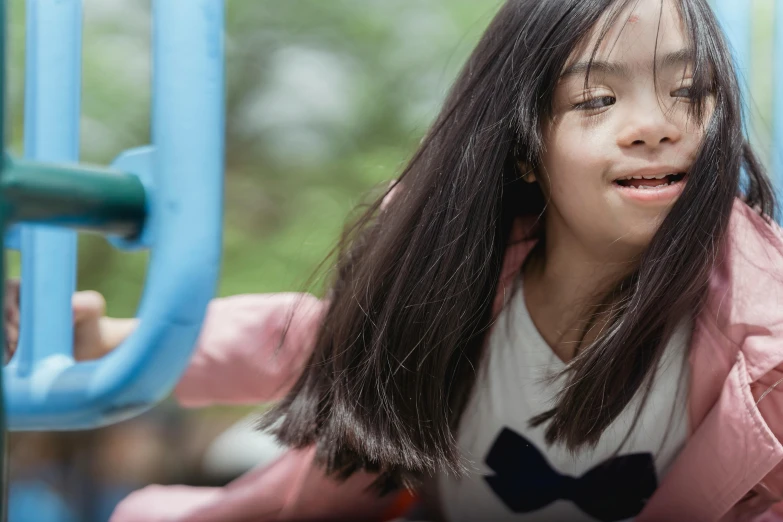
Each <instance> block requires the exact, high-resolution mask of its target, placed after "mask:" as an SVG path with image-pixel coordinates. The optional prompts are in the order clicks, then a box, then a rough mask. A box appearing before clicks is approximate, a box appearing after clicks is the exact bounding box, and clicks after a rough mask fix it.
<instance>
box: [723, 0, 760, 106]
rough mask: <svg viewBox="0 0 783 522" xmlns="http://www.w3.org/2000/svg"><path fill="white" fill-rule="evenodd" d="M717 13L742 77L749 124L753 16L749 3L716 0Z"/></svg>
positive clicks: (734, 0)
mask: <svg viewBox="0 0 783 522" xmlns="http://www.w3.org/2000/svg"><path fill="white" fill-rule="evenodd" d="M714 5H715V13H716V14H717V17H718V21H719V22H720V25H721V27H722V28H723V31H724V32H725V33H726V36H727V37H728V40H729V45H730V46H731V49H732V53H733V54H734V63H735V65H736V67H737V71H738V73H739V76H740V83H741V87H742V96H743V98H744V100H743V109H745V110H744V114H745V115H746V117H745V121H746V122H747V113H748V111H747V100H748V97H749V94H750V91H749V87H748V85H749V83H748V82H749V81H750V53H751V14H752V12H751V11H752V9H751V6H750V5H749V2H740V1H738V0H715V1H714Z"/></svg>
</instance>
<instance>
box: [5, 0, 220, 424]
mask: <svg viewBox="0 0 783 522" xmlns="http://www.w3.org/2000/svg"><path fill="white" fill-rule="evenodd" d="M38 1H39V2H40V3H45V2H44V0H38ZM47 3H58V2H53V1H52V0H48V2H47ZM59 3H62V4H65V5H68V4H69V2H68V1H67V0H61V2H59ZM69 13H71V14H73V12H69ZM68 23H70V24H73V26H74V27H79V25H78V24H76V22H75V20H74V19H73V18H71V20H70V21H69V22H68ZM223 25H224V0H154V2H153V93H152V99H153V110H152V137H153V147H145V148H140V149H137V150H134V151H129V152H127V153H125V154H123V155H121V156H120V158H119V159H118V160H117V161H116V162H115V164H114V165H115V167H116V168H118V169H119V170H121V171H125V172H130V173H134V174H135V173H136V172H137V170H138V169H141V170H142V171H144V170H146V169H147V168H148V167H149V166H150V165H151V166H152V168H151V170H152V176H151V177H150V176H147V174H148V173H146V174H145V173H143V172H142V176H140V180H141V181H144V180H145V179H147V180H148V181H149V183H144V187H145V190H146V191H147V206H148V209H149V214H148V216H147V219H146V221H145V230H144V231H143V232H142V236H143V237H144V238H145V239H144V244H145V245H151V248H152V252H151V255H150V263H149V267H148V272H147V281H146V284H145V290H144V295H143V297H142V300H141V305H140V308H139V312H138V314H137V315H138V318H139V326H138V328H137V329H136V331H135V332H134V333H133V334H132V335H131V336H130V337H129V338H128V339H127V340H125V341H124V342H123V343H122V345H121V346H120V347H119V348H117V349H116V350H114V351H113V352H112V353H110V354H108V355H107V356H105V357H103V358H101V359H99V360H96V361H86V362H73V360H72V358H71V357H70V356H65V355H62V356H57V357H54V356H50V357H49V358H48V359H47V360H46V361H39V360H37V361H36V364H35V367H34V369H33V370H32V373H31V374H30V375H27V376H26V375H24V374H21V373H20V372H18V371H15V370H14V369H13V368H12V367H11V366H9V367H6V369H5V370H6V371H5V372H4V375H3V379H4V387H5V390H7V391H8V395H7V397H8V399H7V411H8V425H9V429H10V430H16V431H18V430H73V429H84V428H95V427H98V426H104V425H108V424H112V423H115V422H119V421H121V420H124V419H127V418H130V417H133V416H135V415H138V414H139V413H141V412H143V411H145V410H146V409H148V408H150V407H152V406H153V405H154V404H155V403H156V402H158V401H160V400H162V399H163V398H165V397H166V396H167V395H168V394H169V393H170V392H171V390H172V389H173V388H174V386H175V384H176V382H177V381H178V380H179V378H180V376H181V375H182V373H183V371H184V370H185V368H186V367H187V364H188V361H189V359H190V356H191V353H192V350H193V347H194V345H195V342H196V340H197V338H198V334H199V330H200V327H201V323H202V321H203V319H204V315H205V313H206V308H207V305H208V303H209V301H210V300H211V299H212V297H213V295H214V292H215V288H216V285H217V279H218V274H219V271H220V254H221V246H222V241H221V231H222V212H223V207H222V205H223V194H222V187H223V161H224V160H223V158H224V141H223V140H224V129H225V126H224V53H223ZM38 80H39V84H40V80H41V78H40V77H39V78H38ZM52 125H54V126H56V125H57V124H56V123H52ZM23 254H24V252H23ZM55 259H56V258H55ZM42 262H45V263H48V264H51V263H52V262H53V259H52V258H50V257H44V259H42ZM27 283H28V281H27V280H26V279H25V284H27ZM39 286H40V285H39ZM50 291H51V290H50V289H47V295H48V292H50ZM69 296H70V294H69ZM38 300H44V301H45V299H38ZM58 306H60V307H62V308H63V309H64V310H70V303H67V304H66V303H60V304H59V305H58ZM23 312H24V310H23ZM33 313H35V314H40V313H41V312H40V311H39V310H37V309H36V310H35V311H34V312H33ZM38 317H41V316H40V315H39V316H38ZM69 319H70V317H69ZM26 320H27V319H26V317H25V318H23V321H26ZM42 320H46V324H45V325H44V326H43V327H42V330H44V331H45V332H46V333H47V334H48V335H46V337H42V338H43V339H51V338H52V335H51V333H52V332H53V330H52V329H50V328H49V318H48V317H44V318H43V319H42ZM39 326H40V325H39ZM57 335H71V334H70V332H69V333H68V334H65V333H62V332H59V333H58V334H57ZM70 338H71V337H68V339H70ZM23 341H24V340H23ZM22 348H24V346H22ZM42 363H43V364H42Z"/></svg>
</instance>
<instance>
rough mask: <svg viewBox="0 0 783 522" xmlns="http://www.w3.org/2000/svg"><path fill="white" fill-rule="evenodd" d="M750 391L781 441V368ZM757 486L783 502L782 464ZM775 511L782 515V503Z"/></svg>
mask: <svg viewBox="0 0 783 522" xmlns="http://www.w3.org/2000/svg"><path fill="white" fill-rule="evenodd" d="M751 391H752V392H753V396H754V398H755V399H756V404H757V406H758V409H759V411H760V412H761V415H762V416H763V417H764V420H765V422H766V423H767V425H768V426H769V428H770V430H771V431H772V433H774V434H775V436H776V437H777V439H778V440H779V441H783V366H781V367H778V368H776V369H774V370H772V371H770V372H768V373H767V374H766V375H764V377H763V378H762V379H760V380H759V381H757V382H755V383H753V384H752V385H751ZM759 486H760V487H761V488H763V489H764V490H766V491H765V492H766V493H767V494H768V495H770V496H771V497H772V498H775V499H777V500H778V501H781V502H783V463H781V464H778V466H776V467H775V468H774V469H773V470H772V472H770V473H769V474H768V475H767V476H766V477H765V478H764V480H763V481H762V482H761V484H759ZM775 511H776V512H778V513H781V514H783V503H780V504H778V505H777V506H776V507H775Z"/></svg>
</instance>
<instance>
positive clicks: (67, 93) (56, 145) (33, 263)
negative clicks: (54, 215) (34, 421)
mask: <svg viewBox="0 0 783 522" xmlns="http://www.w3.org/2000/svg"><path fill="white" fill-rule="evenodd" d="M81 48H82V2H81V0H67V1H61V0H27V33H26V69H25V73H26V77H25V107H24V122H25V132H24V153H25V157H26V158H28V159H34V160H40V161H47V162H68V163H73V162H76V161H77V160H78V157H79V117H80V98H81ZM21 247H22V251H23V255H22V277H23V278H24V282H25V284H24V285H22V289H21V292H22V293H21V309H22V315H23V316H24V317H25V321H23V322H22V324H21V332H20V338H19V341H20V346H24V348H25V349H23V350H19V351H18V357H15V359H18V360H15V361H13V363H14V365H15V367H16V369H17V371H18V372H19V374H20V375H22V376H23V375H29V374H30V373H31V372H32V370H33V365H34V364H36V363H37V362H38V361H42V360H44V359H46V358H48V357H50V356H57V357H58V358H66V359H70V358H71V356H72V349H73V347H72V344H73V341H72V340H73V316H72V313H71V296H72V295H73V292H74V290H75V288H76V233H75V232H73V231H70V230H64V229H59V228H58V229H54V228H50V227H44V226H30V227H23V229H22V235H21Z"/></svg>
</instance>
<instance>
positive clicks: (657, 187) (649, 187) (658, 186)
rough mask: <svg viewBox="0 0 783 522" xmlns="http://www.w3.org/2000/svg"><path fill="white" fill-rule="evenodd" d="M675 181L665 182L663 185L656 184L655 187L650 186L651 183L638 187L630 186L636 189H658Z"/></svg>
mask: <svg viewBox="0 0 783 522" xmlns="http://www.w3.org/2000/svg"><path fill="white" fill-rule="evenodd" d="M673 183H674V182H673V181H672V182H669V183H663V184H661V185H656V186H654V187H652V186H649V185H640V186H638V187H633V186H631V187H629V188H634V189H637V190H657V189H659V188H662V187H668V186H669V185H671V184H673Z"/></svg>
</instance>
